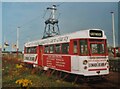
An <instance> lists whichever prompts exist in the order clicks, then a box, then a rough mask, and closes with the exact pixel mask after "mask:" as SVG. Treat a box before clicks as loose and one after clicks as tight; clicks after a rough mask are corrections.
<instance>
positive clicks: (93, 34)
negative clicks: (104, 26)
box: [89, 30, 103, 37]
mask: <svg viewBox="0 0 120 89" xmlns="http://www.w3.org/2000/svg"><path fill="white" fill-rule="evenodd" d="M89 35H90V37H102V36H103V33H102V31H101V30H90V31H89Z"/></svg>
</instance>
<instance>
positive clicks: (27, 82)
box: [15, 79, 32, 87]
mask: <svg viewBox="0 0 120 89" xmlns="http://www.w3.org/2000/svg"><path fill="white" fill-rule="evenodd" d="M15 83H16V84H19V85H22V87H28V86H29V85H32V81H31V80H28V79H19V80H17V81H16V82H15Z"/></svg>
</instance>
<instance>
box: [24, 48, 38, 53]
mask: <svg viewBox="0 0 120 89" xmlns="http://www.w3.org/2000/svg"><path fill="white" fill-rule="evenodd" d="M36 52H37V49H36V47H28V48H26V53H36Z"/></svg>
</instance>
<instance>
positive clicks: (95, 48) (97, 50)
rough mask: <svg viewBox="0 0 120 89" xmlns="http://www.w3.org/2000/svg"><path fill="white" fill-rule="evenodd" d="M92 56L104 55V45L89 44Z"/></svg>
mask: <svg viewBox="0 0 120 89" xmlns="http://www.w3.org/2000/svg"><path fill="white" fill-rule="evenodd" d="M90 48H91V52H92V54H104V53H105V50H104V44H90Z"/></svg>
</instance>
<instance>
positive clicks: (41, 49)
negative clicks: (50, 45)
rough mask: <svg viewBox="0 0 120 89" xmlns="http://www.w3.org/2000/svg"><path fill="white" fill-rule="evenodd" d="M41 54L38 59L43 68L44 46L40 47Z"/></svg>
mask: <svg viewBox="0 0 120 89" xmlns="http://www.w3.org/2000/svg"><path fill="white" fill-rule="evenodd" d="M38 49H39V53H38V55H39V57H38V59H39V60H38V65H39V66H43V46H42V45H40V46H39V48H38Z"/></svg>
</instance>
